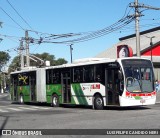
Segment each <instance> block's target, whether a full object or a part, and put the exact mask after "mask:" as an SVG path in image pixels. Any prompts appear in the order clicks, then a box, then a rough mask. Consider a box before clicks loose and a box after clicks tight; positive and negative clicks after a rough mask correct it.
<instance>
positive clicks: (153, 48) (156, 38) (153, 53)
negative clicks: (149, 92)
mask: <svg viewBox="0 0 160 138" xmlns="http://www.w3.org/2000/svg"><path fill="white" fill-rule="evenodd" d="M118 45H128V46H130V47H131V48H132V50H133V56H136V35H135V34H132V35H129V36H125V37H122V38H119V42H118V43H117V44H115V45H113V46H112V47H110V48H108V49H107V50H105V51H103V52H102V53H100V54H98V55H97V56H96V57H97V58H117V46H118ZM140 50H141V57H144V58H149V59H151V60H152V62H153V65H154V72H155V79H157V80H160V27H156V28H152V29H149V30H146V31H143V32H141V33H140Z"/></svg>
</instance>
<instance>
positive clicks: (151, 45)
mask: <svg viewBox="0 0 160 138" xmlns="http://www.w3.org/2000/svg"><path fill="white" fill-rule="evenodd" d="M145 37H147V38H149V39H150V49H151V61H152V47H153V42H152V39H153V38H155V36H152V37H149V36H145Z"/></svg>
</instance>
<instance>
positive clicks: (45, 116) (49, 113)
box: [0, 94, 160, 138]
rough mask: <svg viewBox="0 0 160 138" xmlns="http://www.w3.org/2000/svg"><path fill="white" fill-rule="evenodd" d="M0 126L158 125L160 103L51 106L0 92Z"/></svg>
mask: <svg viewBox="0 0 160 138" xmlns="http://www.w3.org/2000/svg"><path fill="white" fill-rule="evenodd" d="M0 127H1V128H0V129H160V103H156V104H155V105H151V106H143V107H126V108H121V107H107V108H105V110H100V111H97V110H92V109H91V108H90V107H82V106H81V107H80V106H76V107H59V108H53V107H50V106H49V105H35V104H34V105H19V104H11V102H10V100H9V96H8V95H7V94H3V95H2V94H0ZM1 137H3V138H7V137H9V136H1ZM10 137H11V136H10ZM12 137H15V138H19V137H22V138H23V137H26V136H12ZM30 137H36V136H30ZM37 137H40V138H41V137H44V136H37ZM45 137H55V138H57V137H59V138H77V137H78V138H79V137H80V138H94V137H95V138H97V137H98V138H99V137H100V138H101V137H103V138H106V137H107V138H108V137H109V138H110V137H111V138H115V137H116V138H129V137H131V138H135V137H141V138H150V137H152V138H159V137H160V135H159V136H157V135H153V136H148V135H142V136H141V135H137V136H136V135H122V136H118V135H103V136H96V135H94V136H90V135H81V136H76V135H65V136H57V135H56V136H45Z"/></svg>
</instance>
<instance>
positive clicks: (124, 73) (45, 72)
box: [11, 57, 156, 109]
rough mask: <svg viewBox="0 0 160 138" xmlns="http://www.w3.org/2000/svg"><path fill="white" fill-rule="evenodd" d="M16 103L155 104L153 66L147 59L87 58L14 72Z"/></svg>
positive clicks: (13, 91)
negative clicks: (70, 62)
mask: <svg viewBox="0 0 160 138" xmlns="http://www.w3.org/2000/svg"><path fill="white" fill-rule="evenodd" d="M11 98H12V101H13V102H20V103H27V102H39V103H43V102H44V103H49V104H51V105H52V106H54V107H58V106H60V105H63V104H72V105H89V106H92V107H93V109H103V108H104V106H109V105H116V106H141V105H150V104H155V102H156V92H155V89H154V73H153V65H152V63H151V61H150V60H148V59H143V58H136V57H134V58H133V57H132V58H122V59H120V58H119V59H98V58H92V59H83V60H77V61H76V62H74V63H72V64H64V65H60V66H50V67H44V68H32V69H27V70H21V71H16V72H12V73H11Z"/></svg>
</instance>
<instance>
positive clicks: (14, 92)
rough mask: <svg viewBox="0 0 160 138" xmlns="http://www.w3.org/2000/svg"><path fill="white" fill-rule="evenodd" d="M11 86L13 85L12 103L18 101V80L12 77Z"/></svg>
mask: <svg viewBox="0 0 160 138" xmlns="http://www.w3.org/2000/svg"><path fill="white" fill-rule="evenodd" d="M12 85H13V101H17V100H18V90H17V87H18V80H17V78H16V77H13V80H12Z"/></svg>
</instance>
